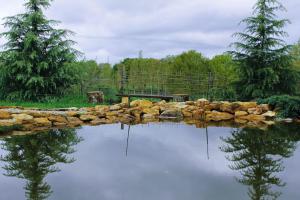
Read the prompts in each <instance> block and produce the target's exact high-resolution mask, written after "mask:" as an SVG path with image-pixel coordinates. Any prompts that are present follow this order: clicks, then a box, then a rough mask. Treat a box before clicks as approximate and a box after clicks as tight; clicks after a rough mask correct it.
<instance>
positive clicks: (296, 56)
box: [290, 40, 300, 95]
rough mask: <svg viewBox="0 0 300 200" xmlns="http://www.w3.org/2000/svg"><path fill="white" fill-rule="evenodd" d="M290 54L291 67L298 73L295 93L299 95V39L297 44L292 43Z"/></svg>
mask: <svg viewBox="0 0 300 200" xmlns="http://www.w3.org/2000/svg"><path fill="white" fill-rule="evenodd" d="M290 55H291V56H292V58H293V68H294V69H295V71H296V73H297V74H298V81H297V85H296V90H297V91H296V93H297V94H298V95H300V78H299V77H300V75H299V74H300V40H299V41H298V43H297V44H295V45H293V47H292V49H291V52H290Z"/></svg>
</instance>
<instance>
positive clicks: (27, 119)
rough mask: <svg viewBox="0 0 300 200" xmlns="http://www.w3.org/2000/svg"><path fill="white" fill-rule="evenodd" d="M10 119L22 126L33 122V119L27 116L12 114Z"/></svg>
mask: <svg viewBox="0 0 300 200" xmlns="http://www.w3.org/2000/svg"><path fill="white" fill-rule="evenodd" d="M12 117H13V118H14V119H16V120H17V121H18V122H20V123H22V124H23V123H31V122H33V117H32V116H31V115H27V114H13V115H12Z"/></svg>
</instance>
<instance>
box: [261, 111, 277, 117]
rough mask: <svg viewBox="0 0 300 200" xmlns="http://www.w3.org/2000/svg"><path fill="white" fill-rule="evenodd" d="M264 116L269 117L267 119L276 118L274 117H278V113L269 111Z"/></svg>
mask: <svg viewBox="0 0 300 200" xmlns="http://www.w3.org/2000/svg"><path fill="white" fill-rule="evenodd" d="M263 116H264V117H267V118H274V117H276V112H273V111H268V112H266V113H264V114H263Z"/></svg>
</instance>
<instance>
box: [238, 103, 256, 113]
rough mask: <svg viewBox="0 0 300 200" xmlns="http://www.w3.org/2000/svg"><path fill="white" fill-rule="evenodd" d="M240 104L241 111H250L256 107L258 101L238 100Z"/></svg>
mask: <svg viewBox="0 0 300 200" xmlns="http://www.w3.org/2000/svg"><path fill="white" fill-rule="evenodd" d="M238 104H239V108H238V109H239V110H241V111H248V109H250V108H256V106H257V103H256V102H238Z"/></svg>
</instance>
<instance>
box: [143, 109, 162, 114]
mask: <svg viewBox="0 0 300 200" xmlns="http://www.w3.org/2000/svg"><path fill="white" fill-rule="evenodd" d="M143 113H144V114H151V115H154V116H158V115H159V109H154V107H152V108H144V109H143Z"/></svg>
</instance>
